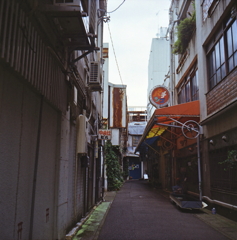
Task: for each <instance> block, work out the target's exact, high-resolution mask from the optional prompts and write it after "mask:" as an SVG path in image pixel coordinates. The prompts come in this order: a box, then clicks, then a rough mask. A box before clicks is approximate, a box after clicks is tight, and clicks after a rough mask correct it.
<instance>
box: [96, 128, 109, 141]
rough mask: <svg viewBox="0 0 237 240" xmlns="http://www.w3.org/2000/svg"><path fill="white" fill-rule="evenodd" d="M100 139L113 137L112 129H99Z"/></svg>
mask: <svg viewBox="0 0 237 240" xmlns="http://www.w3.org/2000/svg"><path fill="white" fill-rule="evenodd" d="M98 138H99V139H102V140H110V139H111V130H105V129H99V136H98Z"/></svg>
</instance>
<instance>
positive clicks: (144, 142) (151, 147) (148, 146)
mask: <svg viewBox="0 0 237 240" xmlns="http://www.w3.org/2000/svg"><path fill="white" fill-rule="evenodd" d="M144 143H145V144H146V145H147V146H148V147H149V148H151V149H152V150H153V151H155V152H156V153H158V154H159V155H160V153H159V152H158V151H156V150H155V149H154V148H153V147H151V146H150V145H149V144H147V143H146V142H144Z"/></svg>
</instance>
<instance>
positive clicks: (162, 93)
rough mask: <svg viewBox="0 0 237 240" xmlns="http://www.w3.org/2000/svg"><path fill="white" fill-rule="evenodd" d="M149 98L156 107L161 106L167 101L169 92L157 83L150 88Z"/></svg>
mask: <svg viewBox="0 0 237 240" xmlns="http://www.w3.org/2000/svg"><path fill="white" fill-rule="evenodd" d="M149 99H150V103H151V104H152V105H153V106H155V107H156V108H157V107H163V106H165V105H167V103H168V102H169V99H170V92H169V90H168V89H167V88H166V87H164V86H159V85H158V86H155V87H154V88H152V89H151V91H150V95H149Z"/></svg>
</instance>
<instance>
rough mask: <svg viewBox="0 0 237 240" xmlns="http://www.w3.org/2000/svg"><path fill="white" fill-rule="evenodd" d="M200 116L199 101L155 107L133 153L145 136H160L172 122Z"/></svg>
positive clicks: (137, 149)
mask: <svg viewBox="0 0 237 240" xmlns="http://www.w3.org/2000/svg"><path fill="white" fill-rule="evenodd" d="M199 117H200V105H199V101H193V102H188V103H183V104H178V105H175V106H171V107H165V108H160V109H156V110H155V112H154V113H153V115H152V117H151V119H150V120H149V122H148V123H147V126H146V128H145V130H144V133H143V135H142V138H141V139H140V141H139V143H138V146H137V147H136V149H135V153H136V152H138V151H139V149H140V147H141V145H142V143H143V142H144V141H145V140H146V139H147V138H154V137H157V136H160V137H161V138H162V134H163V133H164V132H165V131H166V130H167V129H168V127H170V126H171V124H172V123H173V122H176V121H179V122H185V121H187V120H190V119H196V118H199Z"/></svg>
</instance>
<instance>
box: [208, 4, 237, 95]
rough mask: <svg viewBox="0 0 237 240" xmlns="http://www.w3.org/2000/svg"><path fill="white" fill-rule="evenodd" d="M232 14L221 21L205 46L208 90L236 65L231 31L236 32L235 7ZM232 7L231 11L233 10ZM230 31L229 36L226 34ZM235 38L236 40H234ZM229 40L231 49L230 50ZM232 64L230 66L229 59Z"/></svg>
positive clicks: (234, 46) (236, 48)
mask: <svg viewBox="0 0 237 240" xmlns="http://www.w3.org/2000/svg"><path fill="white" fill-rule="evenodd" d="M233 8H235V12H234V14H231V13H229V15H228V17H227V18H226V19H225V21H223V23H222V24H221V27H220V28H219V29H218V32H216V33H215V34H214V35H213V37H212V40H211V41H210V42H209V43H208V45H207V46H206V59H207V81H208V89H209V91H210V90H211V89H213V88H214V87H215V86H216V85H218V84H219V82H221V81H222V80H223V79H224V78H225V77H226V76H227V75H228V74H229V73H230V72H231V71H232V70H233V69H234V68H236V67H237V43H236V41H237V37H236V36H235V35H234V33H233V29H234V31H235V33H237V18H236V7H235V6H234V7H233ZM233 8H232V10H231V11H233ZM230 32H231V37H230V38H229V37H228V36H227V34H228V33H230ZM234 40H236V41H234ZM228 41H230V42H231V45H232V46H231V47H232V51H231V53H230V54H229V52H230V44H228ZM230 60H232V62H233V64H232V67H231V68H230V64H229V61H230Z"/></svg>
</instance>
